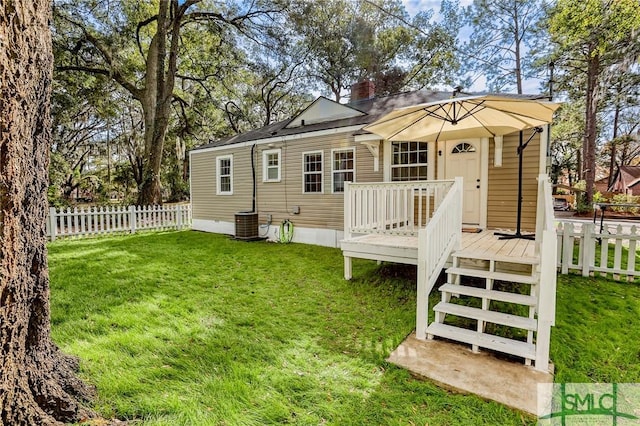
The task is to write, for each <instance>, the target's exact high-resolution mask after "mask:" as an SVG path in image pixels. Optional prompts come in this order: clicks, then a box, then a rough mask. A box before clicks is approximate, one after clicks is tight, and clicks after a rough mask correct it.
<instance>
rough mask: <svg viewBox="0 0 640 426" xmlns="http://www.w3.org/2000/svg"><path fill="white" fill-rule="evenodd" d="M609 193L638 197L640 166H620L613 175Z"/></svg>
mask: <svg viewBox="0 0 640 426" xmlns="http://www.w3.org/2000/svg"><path fill="white" fill-rule="evenodd" d="M608 189H609V191H610V192H615V193H622V194H627V195H640V166H620V167H618V171H617V172H616V173H615V175H613V181H612V182H611V185H610V186H609V188H608Z"/></svg>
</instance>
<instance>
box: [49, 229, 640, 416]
mask: <svg viewBox="0 0 640 426" xmlns="http://www.w3.org/2000/svg"><path fill="white" fill-rule="evenodd" d="M49 262H50V270H51V286H52V291H51V303H52V329H53V336H54V339H55V341H56V342H57V343H58V344H59V345H60V346H61V347H62V349H63V350H64V351H66V352H69V353H73V354H76V355H78V356H80V357H81V359H82V362H81V366H82V375H83V377H84V378H85V379H86V380H87V381H88V382H90V383H93V384H95V385H96V386H97V389H98V399H97V401H96V402H95V408H96V409H97V410H99V411H100V412H101V413H102V414H103V415H104V416H105V417H117V418H120V419H126V420H133V423H134V424H144V425H224V424H229V425H261V424H283V423H291V424H300V425H309V424H333V425H362V424H367V425H369V424H371V425H410V424H429V425H452V424H456V425H480V424H501V425H510V424H511V425H516V424H518V425H521V424H533V423H534V420H533V419H532V418H529V417H526V416H524V415H522V414H521V413H518V412H515V411H512V410H510V409H508V408H506V407H504V406H502V405H500V404H497V403H493V402H486V401H483V400H481V399H479V398H477V397H475V396H465V395H458V394H454V393H450V392H447V391H445V390H443V389H441V388H439V387H437V386H435V385H433V384H432V383H430V382H428V381H422V380H417V379H415V378H413V377H412V376H411V375H410V374H409V373H408V372H406V371H405V370H402V369H400V368H397V367H395V366H393V365H390V364H388V363H386V362H385V358H386V357H387V356H388V355H389V353H390V352H391V351H392V350H393V349H394V348H395V347H396V346H397V345H398V344H399V343H400V342H401V341H402V340H403V339H404V338H405V337H406V335H408V334H409V333H410V332H411V331H412V330H413V329H414V326H415V270H414V269H415V268H411V267H389V266H383V267H379V266H378V265H376V263H375V262H369V261H362V260H355V261H354V276H355V279H354V280H352V281H350V282H347V281H344V280H343V278H342V255H341V252H340V251H339V250H336V249H329V248H322V247H317V246H310V245H302V244H289V245H279V244H270V243H264V242H257V243H244V242H239V241H234V240H230V239H228V238H226V237H224V236H220V235H215V234H205V233H197V232H190V231H185V232H169V233H161V234H141V235H134V236H123V237H117V238H105V239H93V240H77V241H56V242H55V243H52V244H50V246H49ZM432 297H434V298H437V297H438V296H437V294H434V295H432ZM639 297H640V290H639V288H638V286H637V285H625V284H617V283H612V282H609V281H605V280H598V279H582V278H581V277H575V276H569V278H567V277H561V279H560V283H559V294H558V303H559V308H558V326H557V327H556V328H555V329H554V330H553V342H552V354H551V356H552V359H553V360H554V361H555V362H556V369H557V371H558V378H559V379H561V380H564V381H608V380H617V381H625V382H637V381H640V367H638V365H639V364H640V363H639V361H640V359H639V358H640V354H639V352H638V351H639V349H638V346H637V344H636V343H635V342H637V341H638V338H639V337H640V315H639V314H640V312H639V311H638V300H639ZM432 303H433V301H432ZM634 330H635V332H634ZM581 379H584V380H581ZM605 379H607V380H605Z"/></svg>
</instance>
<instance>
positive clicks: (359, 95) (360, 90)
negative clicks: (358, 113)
mask: <svg viewBox="0 0 640 426" xmlns="http://www.w3.org/2000/svg"><path fill="white" fill-rule="evenodd" d="M375 94H376V84H375V83H374V82H373V81H369V80H365V81H360V82H358V83H355V84H352V85H351V102H355V101H359V100H362V99H371V98H373V97H374V96H375Z"/></svg>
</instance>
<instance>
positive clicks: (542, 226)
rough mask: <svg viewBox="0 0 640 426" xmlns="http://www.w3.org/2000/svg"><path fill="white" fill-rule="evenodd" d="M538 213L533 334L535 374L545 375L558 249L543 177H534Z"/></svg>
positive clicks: (548, 185)
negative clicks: (536, 180) (538, 281)
mask: <svg viewBox="0 0 640 426" xmlns="http://www.w3.org/2000/svg"><path fill="white" fill-rule="evenodd" d="M537 204H538V211H537V215H536V245H535V250H536V256H537V257H538V258H539V259H540V264H539V266H538V268H539V274H540V283H539V286H538V306H537V312H538V329H537V330H536V370H540V371H547V370H548V365H549V344H550V342H551V326H553V325H555V321H556V281H557V276H556V259H557V250H558V246H557V243H556V229H555V220H554V212H553V196H552V191H551V182H550V181H549V178H548V176H547V175H545V174H541V175H540V176H538V203H537Z"/></svg>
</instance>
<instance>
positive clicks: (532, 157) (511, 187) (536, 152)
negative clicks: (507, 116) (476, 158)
mask: <svg viewBox="0 0 640 426" xmlns="http://www.w3.org/2000/svg"><path fill="white" fill-rule="evenodd" d="M530 135H531V130H525V131H524V142H526V141H527V139H528V138H529V136H530ZM518 139H519V136H518V133H512V134H510V135H506V136H505V137H504V140H503V148H502V167H494V165H493V159H494V155H495V145H494V143H493V141H491V142H490V143H489V146H490V149H489V188H488V190H489V195H488V200H487V210H488V211H487V227H488V228H490V229H516V216H517V206H518V205H517V198H518V155H517V149H518ZM539 161H540V133H538V134H537V135H536V136H535V137H534V139H533V140H532V141H531V143H529V145H528V146H527V148H526V149H525V150H524V157H523V163H522V164H523V173H522V222H521V228H522V230H523V231H535V227H536V203H537V191H538V181H537V177H538V173H539V171H540V166H539Z"/></svg>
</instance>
